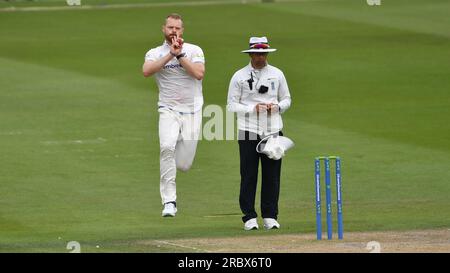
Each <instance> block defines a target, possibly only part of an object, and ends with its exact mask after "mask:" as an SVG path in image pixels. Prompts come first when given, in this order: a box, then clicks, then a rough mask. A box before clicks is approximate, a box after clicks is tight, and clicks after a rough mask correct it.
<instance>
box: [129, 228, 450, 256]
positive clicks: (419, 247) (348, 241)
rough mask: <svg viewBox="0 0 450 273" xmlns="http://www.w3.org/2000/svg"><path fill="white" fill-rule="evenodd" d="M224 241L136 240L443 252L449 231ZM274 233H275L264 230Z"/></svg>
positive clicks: (282, 249)
mask: <svg viewBox="0 0 450 273" xmlns="http://www.w3.org/2000/svg"><path fill="white" fill-rule="evenodd" d="M251 232H255V236H239V237H231V238H230V237H227V238H195V239H179V240H159V241H155V240H152V241H140V242H138V244H141V245H153V246H155V245H158V247H162V248H166V250H167V248H170V249H171V250H172V251H173V252H270V253H292V252H295V253H297V252H314V253H316V252H363V253H364V252H365V253H368V252H447V253H450V229H440V230H417V231H384V232H347V233H345V234H344V236H345V238H344V240H337V239H333V240H331V241H328V240H326V234H324V235H325V236H324V240H322V241H317V240H316V237H315V234H287V235H285V234H282V235H267V236H258V235H256V233H257V232H261V231H251ZM267 232H273V233H276V232H277V231H276V230H273V231H267Z"/></svg>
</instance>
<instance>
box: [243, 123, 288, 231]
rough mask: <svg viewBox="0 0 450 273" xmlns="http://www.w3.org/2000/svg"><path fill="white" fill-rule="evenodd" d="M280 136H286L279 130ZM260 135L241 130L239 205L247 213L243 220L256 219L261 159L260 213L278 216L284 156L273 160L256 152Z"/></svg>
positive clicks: (264, 216)
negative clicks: (257, 186) (256, 198)
mask: <svg viewBox="0 0 450 273" xmlns="http://www.w3.org/2000/svg"><path fill="white" fill-rule="evenodd" d="M279 135H283V134H282V132H279ZM260 140H261V136H259V135H256V134H254V133H252V132H248V131H239V140H238V142H239V154H240V160H241V165H240V169H241V189H240V194H239V205H240V207H241V211H242V213H243V214H244V216H243V217H242V221H243V222H244V223H245V222H246V221H247V220H249V219H252V218H256V217H257V216H258V215H257V213H256V211H255V197H256V185H257V181H258V166H259V161H260V160H261V168H262V184H261V214H262V217H263V218H274V219H277V216H278V198H279V195H280V173H281V159H280V160H272V159H270V158H268V157H267V155H265V154H261V153H258V152H256V146H257V145H258V143H259V141H260Z"/></svg>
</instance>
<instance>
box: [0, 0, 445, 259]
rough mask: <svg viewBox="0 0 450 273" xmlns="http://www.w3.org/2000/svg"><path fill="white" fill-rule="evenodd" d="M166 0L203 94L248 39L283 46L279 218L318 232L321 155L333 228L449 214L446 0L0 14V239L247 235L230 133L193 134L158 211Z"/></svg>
mask: <svg viewBox="0 0 450 273" xmlns="http://www.w3.org/2000/svg"><path fill="white" fill-rule="evenodd" d="M34 4H35V3H34ZM173 11H175V12H179V13H181V14H182V15H183V16H184V17H185V26H186V31H185V38H186V40H187V41H192V42H193V43H196V44H198V45H200V46H201V47H202V48H203V50H204V52H205V55H206V60H207V65H206V67H207V73H206V77H205V79H204V96H205V101H206V104H218V105H221V106H222V107H223V106H224V105H225V103H226V93H227V87H228V82H229V80H230V78H231V75H232V74H233V73H234V72H235V71H236V70H237V69H238V68H240V67H242V66H244V65H246V64H247V63H248V58H247V57H246V56H245V55H243V54H241V53H239V52H240V50H242V49H244V48H245V47H246V46H247V41H248V37H249V36H251V35H267V36H268V37H269V39H270V40H271V41H272V46H273V47H275V48H278V51H277V52H276V53H274V54H272V55H270V60H269V61H270V63H271V64H273V65H275V66H277V67H279V68H281V69H282V70H283V71H284V72H285V74H286V77H287V79H288V83H289V86H290V89H291V94H292V97H293V103H292V108H291V109H290V110H289V111H288V112H286V114H285V115H284V123H285V130H284V131H285V133H286V135H287V136H289V137H291V138H293V139H294V140H295V142H296V147H295V148H294V150H292V151H290V152H289V153H288V156H287V157H286V158H285V160H284V162H283V173H282V188H281V197H280V215H279V219H280V223H281V224H282V226H283V227H282V229H280V230H278V231H276V233H304V232H314V230H315V215H314V203H313V202H314V193H313V192H314V187H313V158H314V157H315V156H317V155H321V154H337V155H340V156H341V157H342V160H343V161H342V172H343V194H344V221H345V230H346V231H369V230H406V229H424V228H443V227H446V228H448V227H449V226H450V220H449V219H450V198H449V197H450V184H449V183H448V181H449V180H450V171H449V168H448V166H449V165H450V140H449V135H450V125H449V124H450V122H449V121H450V119H449V117H450V110H449V109H450V96H449V90H450V80H449V78H448V74H449V72H450V62H448V60H449V59H450V40H449V37H450V34H449V31H448V16H447V14H449V13H450V4H449V3H447V2H446V1H439V0H433V1H419V0H415V1H402V0H396V1H394V0H392V1H389V2H388V1H383V2H382V5H381V6H379V7H369V6H367V5H365V3H364V1H359V0H358V1H356V0H355V1H351V0H350V1H331V0H330V1H310V2H299V3H273V4H255V5H223V6H201V5H200V6H195V7H188V6H184V7H178V8H174V7H151V8H135V9H127V11H126V12H123V11H122V10H120V9H118V10H83V11H40V12H0V23H1V24H0V36H1V37H2V42H1V43H0V151H1V157H0V166H2V167H1V168H0V252H12V251H18V252H67V251H68V250H66V249H65V246H66V243H67V242H68V241H71V240H76V241H79V242H80V243H81V245H82V250H83V251H84V252H97V251H105V252H117V251H125V252H126V251H138V252H140V251H149V252H166V251H169V252H170V251H173V249H170V248H167V247H164V246H162V247H161V246H159V247H158V245H157V244H154V245H153V244H151V245H140V244H136V243H134V242H136V241H138V240H158V239H169V238H190V237H217V236H248V235H254V234H255V233H252V234H249V233H246V232H244V231H243V230H242V223H241V222H240V217H239V213H240V211H239V206H238V193H239V179H240V178H239V162H238V148H237V143H236V141H213V142H208V141H202V142H200V144H199V147H198V151H197V156H196V160H195V164H194V167H193V169H192V170H190V171H189V172H187V173H178V179H177V187H178V188H177V189H178V205H179V214H178V215H177V217H176V218H174V219H164V218H162V217H161V216H160V213H161V204H160V197H159V161H158V160H159V146H158V134H157V120H158V115H157V111H156V109H155V105H156V101H157V89H156V85H155V83H154V80H153V79H145V78H143V77H142V75H141V65H142V62H143V57H144V54H145V52H146V51H147V50H148V49H149V48H151V47H154V46H156V45H158V44H160V43H161V42H162V35H161V32H160V25H161V22H162V18H164V16H165V15H167V14H168V13H170V12H173ZM230 18H232V20H230ZM204 121H205V122H206V121H208V119H205V120H204ZM77 140H82V141H83V142H82V143H80V142H77ZM257 206H259V203H258V204H257ZM258 210H259V209H258ZM209 215H216V216H222V217H205V216H209ZM256 234H261V235H269V234H274V232H266V231H260V232H258V233H256ZM96 245H100V246H101V247H100V248H96V247H95V246H96Z"/></svg>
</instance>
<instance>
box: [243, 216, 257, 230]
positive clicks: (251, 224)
mask: <svg viewBox="0 0 450 273" xmlns="http://www.w3.org/2000/svg"><path fill="white" fill-rule="evenodd" d="M258 228H259V227H258V222H256V218H252V219H250V220H247V222H245V224H244V229H245V230H252V229H258Z"/></svg>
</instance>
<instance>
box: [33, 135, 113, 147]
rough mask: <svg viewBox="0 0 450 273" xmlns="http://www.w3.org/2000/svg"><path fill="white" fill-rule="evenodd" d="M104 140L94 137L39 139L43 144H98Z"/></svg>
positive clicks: (104, 140)
mask: <svg viewBox="0 0 450 273" xmlns="http://www.w3.org/2000/svg"><path fill="white" fill-rule="evenodd" d="M104 142H106V139H104V138H101V137H99V138H96V139H76V140H48V141H41V143H42V144H44V145H67V144H69V145H73V144H75V145H79V144H100V143H104Z"/></svg>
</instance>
